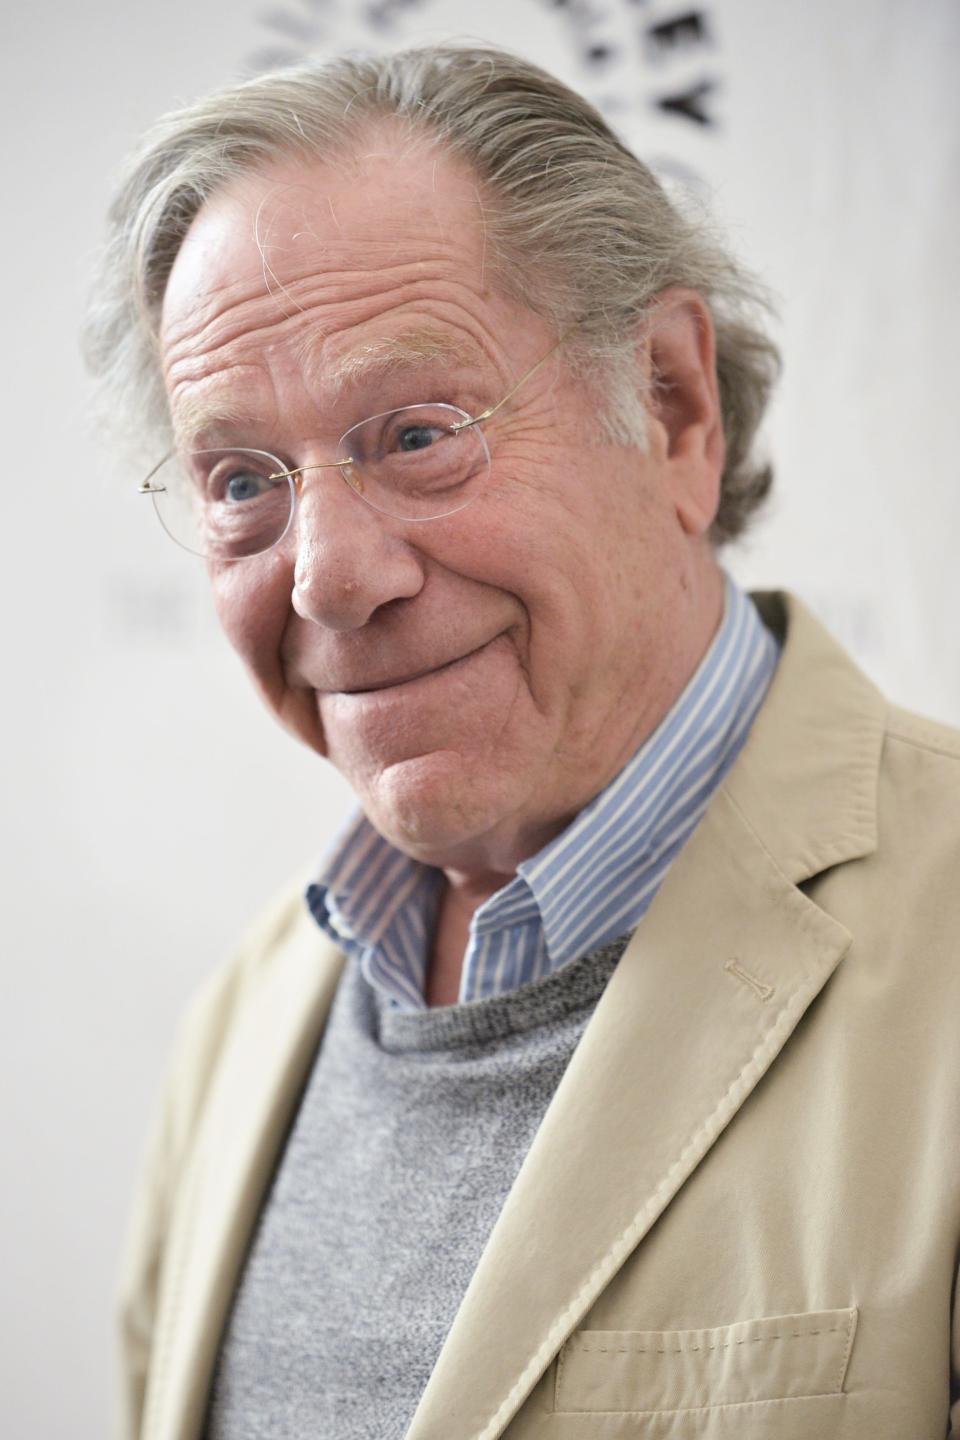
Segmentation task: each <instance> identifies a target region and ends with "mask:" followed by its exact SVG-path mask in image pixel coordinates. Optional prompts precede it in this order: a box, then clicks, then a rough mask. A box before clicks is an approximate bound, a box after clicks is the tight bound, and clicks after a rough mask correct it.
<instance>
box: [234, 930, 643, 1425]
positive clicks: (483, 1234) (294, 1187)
mask: <svg viewBox="0 0 960 1440" xmlns="http://www.w3.org/2000/svg"><path fill="white" fill-rule="evenodd" d="M625 945H626V940H618V941H615V942H614V943H613V944H611V945H607V946H604V947H603V948H602V949H600V950H597V951H595V952H594V953H593V954H591V955H587V956H585V957H583V958H582V959H580V960H576V961H573V962H572V963H570V964H568V965H566V966H564V967H562V968H561V969H560V970H557V971H556V972H555V973H553V974H552V975H549V976H546V977H545V978H544V979H542V980H538V981H535V982H533V983H532V984H528V985H523V986H521V987H520V988H519V989H517V990H513V991H511V992H510V993H509V994H506V995H502V996H498V997H496V998H493V999H489V1000H482V1001H479V1002H474V1003H472V1004H466V1005H452V1006H449V1007H445V1008H443V1009H436V1010H428V1011H401V1010H396V1009H393V1008H392V1007H390V1006H389V1005H388V1004H386V1002H384V1001H383V1000H382V999H380V998H379V997H378V996H376V995H375V994H374V992H373V991H372V990H371V988H370V987H369V985H368V984H367V982H366V981H365V980H364V979H363V977H362V975H361V973H360V969H359V965H358V964H356V963H350V964H349V965H348V966H347V969H346V971H345V973H344V977H343V980H342V982H341V984H340V988H339V991H338V993H337V996H336V1000H335V1002H334V1005H333V1009H332V1011H331V1015H330V1020H329V1023H328V1026H327V1030H326V1033H325V1035H324V1039H323V1044H322V1045H321V1048H320V1051H319V1053H318V1056H317V1059H316V1062H315V1064H314V1067H313V1072H312V1075H311V1078H310V1081H309V1083H308V1085H307V1088H306V1091H305V1093H304V1097H303V1100H302V1102H301V1105H300V1110H299V1112H298V1114H297V1118H296V1120H295V1122H294V1125H293V1128H292V1130H291V1133H290V1137H289V1140H288V1142H287V1145H286V1148H285V1150H284V1153H283V1155H282V1158H281V1162H280V1165H279V1168H278V1170H277V1174H276V1176H275V1178H274V1181H273V1185H272V1188H271V1191H270V1193H269V1196H268V1198H267V1201H266V1204H265V1206H264V1209H263V1212H262V1214H261V1216H260V1221H259V1225H258V1228H257V1232H256V1235H255V1237H254V1241H253V1245H252V1247H251V1250H250V1254H249V1256H248V1257H247V1262H246V1267H245V1270H244V1273H243V1277H242V1281H241V1284H240V1287H239V1289H238V1292H237V1295H236V1298H235V1301H234V1306H233V1311H232V1314H231V1317H230V1320H229V1323H228V1326H227V1329H226V1332H225V1335H224V1340H223V1344H222V1347H221V1352H220V1358H219V1363H218V1366H217V1370H216V1374H215V1377H214V1384H213V1390H212V1397H211V1403H210V1409H209V1413H208V1420H207V1431H206V1436H207V1440H361V1437H362V1440H394V1437H396V1440H399V1437H402V1436H403V1434H404V1433H405V1431H406V1428H407V1426H408V1425H409V1423H410V1420H411V1418H412V1416H413V1412H414V1410H415V1409H416V1406H417V1402H418V1400H419V1398H420V1395H421V1393H422V1391H423V1389H424V1386H425V1385H426V1383H427V1380H428V1378H429V1376H430V1372H431V1370H432V1369H433V1366H434V1363H435V1361H436V1359H437V1356H438V1354H439V1352H440V1347H441V1345H442V1344H443V1340H444V1338H445V1336H446V1333H447V1331H448V1330H449V1328H450V1325H451V1323H452V1321H453V1318H454V1316H455V1314H456V1312H457V1308H458V1306H459V1304H460V1301H461V1299H462V1297H463V1294H464V1291H465V1290H466V1288H467V1285H468V1283H469V1281H470V1278H471V1276H472V1274H473V1271H474V1269H475V1268H476V1265H477V1261H478V1260H479V1258H480V1255H481V1253H482V1250H483V1247H484V1245H485V1243H486V1240H487V1237H488V1235H489V1234H490V1231H491V1229H492V1228H493V1225H494V1223H495V1221H496V1219H497V1216H498V1215H499V1213H500V1210H501V1208H502V1206H503V1203H504V1200H505V1199H506V1196H507V1193H508V1191H509V1190H510V1187H511V1185H512V1184H513V1181H514V1179H515V1177H516V1175H517V1172H518V1170H519V1169H520V1166H521V1164H522V1162H523V1159H524V1156H525V1155H526V1153H527V1151H528V1149H529V1148H530V1144H531V1141H532V1140H533V1137H534V1135H535V1133H536V1131H537V1128H538V1126H539V1124H540V1121H541V1119H542V1118H543V1115H544V1112H545V1111H546V1108H547V1106H548V1105H549V1103H550V1100H551V1098H552V1097H553V1094H554V1091H555V1090H556V1088H557V1085H558V1083H559V1081H560V1078H561V1076H562V1075H563V1072H564V1070H565V1069H566V1067H567V1065H568V1063H569V1061H570V1057H571V1055H572V1054H573V1051H574V1049H575V1047H576V1045H577V1043H578V1041H579V1039H580V1037H581V1035H582V1034H583V1031H584V1028H585V1026H586V1024H587V1021H588V1020H589V1018H590V1015H591V1014H592V1012H593V1009H594V1007H595V1005H596V1003H597V1000H598V999H599V997H600V994H601V992H602V991H603V988H604V986H605V984H606V982H607V980H608V978H609V976H610V975H611V973H612V971H613V969H614V967H615V966H616V963H617V961H618V960H619V958H620V956H621V955H622V953H623V950H624V948H625ZM575 1163H576V1157H575V1156H573V1157H571V1164H575ZM504 1283H509V1278H508V1277H505V1280H504Z"/></svg>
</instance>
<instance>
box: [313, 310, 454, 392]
mask: <svg viewBox="0 0 960 1440" xmlns="http://www.w3.org/2000/svg"><path fill="white" fill-rule="evenodd" d="M324 339H326V337H325V336H324V337H322V338H320V340H319V342H318V337H317V336H315V335H308V336H306V337H305V339H304V340H303V342H302V343H301V346H300V360H301V364H302V365H303V370H304V374H305V376H306V378H307V379H308V380H312V381H313V382H315V383H316V384H317V385H318V386H319V387H321V388H322V390H323V393H324V395H325V396H329V398H330V400H331V401H334V400H336V399H338V398H339V396H340V395H342V393H343V392H344V390H347V389H349V388H351V387H352V386H354V385H359V384H362V383H363V382H365V381H370V380H382V379H385V378H386V377H387V376H392V375H399V374H402V373H403V372H404V371H407V370H415V369H418V368H420V367H422V366H423V365H427V364H430V363H433V362H437V361H442V362H444V363H445V364H453V365H465V366H467V365H469V366H474V367H476V365H477V364H478V363H479V361H480V358H481V352H480V350H479V348H478V346H477V345H476V344H475V343H474V342H473V341H469V340H465V339H461V338H459V337H456V336H453V335H450V334H448V333H447V332H446V331H444V330H434V329H420V328H418V329H410V330H401V331H399V332H398V333H397V334H395V335H381V336H378V337H376V338H374V339H371V340H363V341H361V342H360V344H359V345H355V346H354V347H353V348H352V349H350V350H348V351H346V352H345V353H343V354H341V355H338V356H337V358H336V359H335V360H334V361H332V362H331V361H329V360H324V359H323V356H322V343H323V340H324Z"/></svg>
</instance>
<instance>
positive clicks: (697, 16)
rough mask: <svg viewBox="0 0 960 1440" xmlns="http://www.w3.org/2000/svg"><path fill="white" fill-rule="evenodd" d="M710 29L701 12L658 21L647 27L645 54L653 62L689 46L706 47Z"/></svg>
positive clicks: (690, 12) (694, 11)
mask: <svg viewBox="0 0 960 1440" xmlns="http://www.w3.org/2000/svg"><path fill="white" fill-rule="evenodd" d="M710 40H711V35H710V27H709V26H708V24H707V17H706V14H705V13H704V12H703V11H702V10H688V11H687V12H686V13H685V14H683V15H674V16H673V17H672V18H671V19H670V20H658V21H657V22H656V23H655V24H653V25H648V26H647V43H646V50H647V54H648V55H649V56H650V58H651V59H653V60H659V59H662V58H663V57H664V56H666V55H671V54H675V53H676V52H677V51H678V50H685V49H688V48H689V47H690V46H691V45H708V44H709V43H710Z"/></svg>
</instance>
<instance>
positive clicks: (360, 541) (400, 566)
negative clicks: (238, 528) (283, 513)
mask: <svg viewBox="0 0 960 1440" xmlns="http://www.w3.org/2000/svg"><path fill="white" fill-rule="evenodd" d="M403 529H404V523H403V522H402V521H398V520H392V519H391V518H390V517H389V516H387V515H382V514H380V512H379V511H377V510H374V509H373V508H372V507H371V506H370V505H366V504H365V503H364V502H363V501H362V500H361V499H359V497H358V496H356V495H354V494H352V493H351V491H350V489H349V487H348V486H347V485H346V484H345V482H344V480H343V479H342V477H341V476H340V473H339V471H336V470H333V471H331V470H326V471H317V472H315V473H314V474H313V475H305V476H301V480H300V498H299V502H298V504H297V512H296V515H295V516H294V524H293V534H292V537H291V543H292V544H293V546H294V547H295V560H294V569H293V596H292V604H293V608H294V610H295V612H296V613H297V614H298V615H299V616H300V617H301V618H302V619H304V620H312V621H313V622H314V623H315V624H317V625H323V626H324V627H325V628H327V629H329V630H356V629H359V628H360V627H361V626H363V625H365V624H366V623H367V621H368V620H369V619H370V618H371V616H372V615H373V613H374V611H376V610H378V609H379V608H380V606H381V605H385V604H387V602H388V601H390V600H400V599H409V598H410V597H411V596H413V595H416V594H417V593H418V591H419V590H420V588H421V587H422V585H423V581H424V571H423V564H422V559H421V556H420V554H419V552H418V551H417V550H416V549H415V548H414V547H413V546H412V545H411V544H410V543H409V541H408V539H407V538H405V536H404V534H403V533H402V531H403Z"/></svg>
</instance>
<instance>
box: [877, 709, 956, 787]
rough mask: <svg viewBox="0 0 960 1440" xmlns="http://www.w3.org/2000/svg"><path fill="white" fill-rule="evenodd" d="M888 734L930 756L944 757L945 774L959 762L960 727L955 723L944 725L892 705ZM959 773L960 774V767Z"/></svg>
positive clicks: (891, 738)
mask: <svg viewBox="0 0 960 1440" xmlns="http://www.w3.org/2000/svg"><path fill="white" fill-rule="evenodd" d="M886 733H887V737H888V738H889V739H890V740H892V741H895V742H900V743H901V744H902V745H905V746H908V747H911V748H912V749H915V750H920V751H926V752H927V753H928V754H930V755H931V756H941V757H942V758H943V760H944V762H945V765H944V770H945V772H946V773H949V772H950V770H951V768H956V767H957V766H958V764H960V730H957V729H955V728H954V727H953V726H952V725H943V724H941V723H940V722H939V721H937V720H930V719H928V718H927V717H926V716H925V715H917V714H915V713H914V712H913V711H912V710H905V709H903V707H902V706H899V705H890V706H888V710H887V724H886ZM951 762H952V767H951ZM933 763H935V762H933ZM957 773H958V775H960V770H958V771H957Z"/></svg>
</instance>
